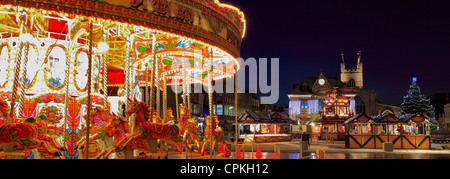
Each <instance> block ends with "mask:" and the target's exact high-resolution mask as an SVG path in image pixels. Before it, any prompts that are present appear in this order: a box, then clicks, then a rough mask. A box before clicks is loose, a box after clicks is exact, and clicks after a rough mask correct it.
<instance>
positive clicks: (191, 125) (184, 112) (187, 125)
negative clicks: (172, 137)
mask: <svg viewBox="0 0 450 179" xmlns="http://www.w3.org/2000/svg"><path fill="white" fill-rule="evenodd" d="M179 109H180V124H179V125H180V130H181V131H183V134H184V136H183V140H184V141H186V138H187V137H189V140H190V141H193V142H195V144H196V145H197V147H200V143H199V141H200V137H199V135H198V132H197V120H196V119H191V113H190V111H189V108H187V107H186V105H185V104H181V105H180V108H179Z"/></svg>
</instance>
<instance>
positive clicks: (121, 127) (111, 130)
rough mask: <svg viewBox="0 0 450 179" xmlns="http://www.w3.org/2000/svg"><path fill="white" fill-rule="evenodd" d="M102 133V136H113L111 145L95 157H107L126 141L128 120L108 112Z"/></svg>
mask: <svg viewBox="0 0 450 179" xmlns="http://www.w3.org/2000/svg"><path fill="white" fill-rule="evenodd" d="M101 133H103V132H101ZM94 135H96V134H94ZM102 135H103V137H114V140H113V143H112V145H111V146H109V147H108V148H106V149H105V150H103V152H101V153H100V154H98V155H97V158H108V157H109V155H111V154H112V153H113V152H114V151H115V150H118V149H120V148H122V147H123V146H124V144H125V142H126V141H127V139H128V136H129V124H128V121H127V120H126V119H125V118H123V117H122V116H120V115H116V114H110V115H109V123H108V124H107V125H106V126H105V129H104V134H102ZM97 138H98V137H97Z"/></svg>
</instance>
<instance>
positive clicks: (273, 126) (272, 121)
mask: <svg viewBox="0 0 450 179" xmlns="http://www.w3.org/2000/svg"><path fill="white" fill-rule="evenodd" d="M237 124H238V129H239V130H238V135H239V139H242V140H244V142H256V143H258V142H280V141H290V140H291V139H292V137H291V125H292V120H291V119H290V118H289V117H288V116H287V115H286V114H285V113H283V112H264V111H245V112H244V113H243V114H242V115H241V116H240V117H239V119H238V123H237Z"/></svg>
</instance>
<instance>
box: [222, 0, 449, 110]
mask: <svg viewBox="0 0 450 179" xmlns="http://www.w3.org/2000/svg"><path fill="white" fill-rule="evenodd" d="M221 2H222V3H227V4H231V5H234V6H236V7H238V8H239V9H241V10H242V11H243V12H244V13H245V16H246V19H247V33H246V37H245V38H244V39H243V42H242V50H241V57H242V58H244V59H247V58H249V57H254V58H256V59H258V58H279V59H280V98H279V101H278V103H277V105H278V106H286V105H288V101H289V100H288V97H287V93H288V92H290V91H291V90H292V85H293V84H294V83H297V82H300V81H301V80H302V79H303V78H305V77H310V76H318V75H319V73H320V70H321V69H323V72H324V75H325V76H336V77H339V72H340V65H339V64H340V51H344V53H345V60H346V64H347V67H351V68H356V61H357V55H356V54H357V52H358V51H359V50H361V51H362V61H363V63H364V88H367V89H373V90H376V91H377V98H378V100H379V101H382V102H388V103H394V104H400V103H401V102H402V100H403V96H404V95H406V91H407V90H408V88H409V85H410V84H411V77H412V76H417V77H418V79H419V82H418V84H419V85H420V87H421V90H422V93H424V94H425V95H427V96H429V95H431V94H434V93H442V92H450V4H449V3H446V1H437V0H430V1H425V0H423V1H417V2H416V1H399V0H364V1H362V0H359V1H353V0H295V1H274V0H271V1H269V0H221ZM262 95H264V94H262Z"/></svg>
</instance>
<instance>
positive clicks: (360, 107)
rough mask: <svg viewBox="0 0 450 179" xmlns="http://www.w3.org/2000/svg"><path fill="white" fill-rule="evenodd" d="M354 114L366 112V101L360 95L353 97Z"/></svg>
mask: <svg viewBox="0 0 450 179" xmlns="http://www.w3.org/2000/svg"><path fill="white" fill-rule="evenodd" d="M355 102H356V114H366V103H365V101H364V99H363V98H361V97H360V96H356V97H355Z"/></svg>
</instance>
